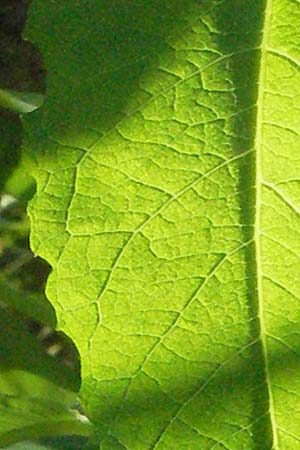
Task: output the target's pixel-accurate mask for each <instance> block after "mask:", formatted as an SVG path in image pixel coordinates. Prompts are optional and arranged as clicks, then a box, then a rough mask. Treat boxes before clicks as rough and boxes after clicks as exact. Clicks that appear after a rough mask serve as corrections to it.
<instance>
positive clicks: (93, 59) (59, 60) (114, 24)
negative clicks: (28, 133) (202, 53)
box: [29, 0, 192, 157]
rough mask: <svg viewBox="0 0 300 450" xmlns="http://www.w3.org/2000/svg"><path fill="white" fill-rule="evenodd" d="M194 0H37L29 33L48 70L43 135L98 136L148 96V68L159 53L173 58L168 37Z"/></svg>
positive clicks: (73, 140)
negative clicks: (69, 1)
mask: <svg viewBox="0 0 300 450" xmlns="http://www.w3.org/2000/svg"><path fill="white" fill-rule="evenodd" d="M191 3H192V2H191V1H190V0H188V1H187V0H164V1H160V2H156V1H153V0H137V1H127V0H113V1H111V0H91V1H89V2H85V4H84V6H83V5H82V2H79V1H76V2H72V8H71V9H70V8H69V7H66V4H65V3H64V2H62V3H61V4H60V3H49V4H48V5H47V15H45V13H44V11H45V8H44V6H43V2H37V3H36V4H35V5H34V8H32V11H33V12H34V16H33V15H32V16H31V20H32V23H31V22H30V21H29V30H30V31H29V32H30V33H32V34H33V36H34V38H35V39H36V40H37V42H38V43H39V46H40V51H41V53H42V54H43V58H44V61H45V65H46V67H47V71H48V77H47V86H48V96H47V99H46V102H45V104H44V107H43V114H42V126H41V117H40V115H37V117H38V118H37V122H36V124H34V125H36V126H35V129H37V127H38V123H40V128H41V130H37V133H38V136H39V138H40V139H41V141H45V140H46V141H47V138H48V137H50V138H51V140H52V139H53V140H59V141H62V142H63V143H66V144H69V145H73V146H74V147H77V146H78V145H79V143H78V141H79V140H78V135H80V136H83V135H84V136H86V135H89V133H91V135H92V136H94V137H95V136H101V135H102V134H103V133H105V132H107V131H108V130H111V129H113V128H114V126H115V125H116V123H118V122H119V121H120V120H121V119H122V117H124V115H126V114H127V113H128V112H129V111H132V110H134V109H135V108H136V107H138V106H139V105H140V104H143V103H144V102H145V101H147V100H148V99H149V98H150V97H151V96H152V94H151V93H150V92H147V91H146V90H144V91H141V87H142V84H143V80H142V78H143V75H144V73H145V71H146V70H147V71H148V70H151V67H152V66H153V65H154V64H156V65H157V63H158V62H159V61H160V60H161V57H162V55H164V57H165V55H166V54H169V55H170V57H172V55H173V54H174V49H172V48H171V47H170V46H168V44H166V37H168V36H170V35H173V34H174V33H179V32H180V30H181V29H182V28H184V27H185V26H186V25H187V24H188V18H189V8H190V5H191ZM39 23H42V24H43V26H42V27H41V26H40V27H38V26H37V25H36V24H39ZM170 77H171V74H170ZM173 78H174V79H175V77H174V76H173ZM137 91H138V96H136V95H135V94H136V92H137ZM44 123H45V126H43V124H44ZM91 130H93V131H91ZM86 140H87V138H86ZM44 147H45V146H44V145H41V146H40V150H41V151H44ZM37 150H38V146H37V148H36V149H35V151H37ZM49 157H51V155H50V154H49ZM55 157H56V154H55Z"/></svg>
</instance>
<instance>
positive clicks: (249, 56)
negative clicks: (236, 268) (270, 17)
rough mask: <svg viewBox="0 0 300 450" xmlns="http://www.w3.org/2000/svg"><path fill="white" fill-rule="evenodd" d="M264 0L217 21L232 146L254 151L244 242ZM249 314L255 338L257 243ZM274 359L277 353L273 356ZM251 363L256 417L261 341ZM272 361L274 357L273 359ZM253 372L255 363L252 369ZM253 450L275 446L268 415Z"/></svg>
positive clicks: (264, 404) (226, 10)
mask: <svg viewBox="0 0 300 450" xmlns="http://www.w3.org/2000/svg"><path fill="white" fill-rule="evenodd" d="M265 3H266V2H265V0H255V1H251V2H249V1H247V0H242V1H240V0H229V1H226V2H223V3H222V5H220V8H219V9H218V16H217V22H218V26H219V29H220V30H223V31H224V34H223V35H220V36H219V39H218V44H219V47H220V50H221V51H222V53H223V54H233V55H232V56H230V58H228V69H229V74H230V77H231V79H232V80H233V87H234V90H235V99H236V111H237V113H238V114H237V115H236V116H235V119H234V120H233V119H231V120H233V133H232V145H233V149H234V152H235V153H236V154H241V153H244V152H247V151H249V150H251V149H252V150H253V151H252V152H250V153H249V154H248V155H247V156H245V157H244V158H242V159H240V162H239V194H240V214H241V224H243V233H244V242H248V241H250V240H251V239H252V238H253V236H254V222H255V195H256V186H255V184H256V169H255V166H256V149H255V135H256V116H257V98H258V88H259V68H260V56H261V52H260V48H259V47H260V44H261V39H262V30H263V26H264V14H265ZM246 261H247V273H248V274H249V275H248V278H247V284H248V302H249V303H248V304H249V315H250V319H251V325H252V334H253V339H257V338H258V337H259V336H260V333H261V324H260V320H259V317H258V316H259V304H258V301H259V299H258V292H257V266H256V250H255V245H254V243H253V244H251V245H248V247H247V249H246ZM274 360H276V357H275V358H274ZM253 361H256V364H257V365H258V367H261V370H260V371H259V374H258V375H257V383H258V384H259V385H260V386H261V388H260V390H259V391H258V392H255V391H254V392H253V394H254V395H253V417H260V416H262V414H264V413H266V411H268V408H269V397H268V390H267V384H266V372H265V361H264V356H263V348H262V344H261V341H259V342H258V345H257V348H256V350H255V354H254V355H253ZM273 364H274V361H273ZM250 370H251V371H253V370H254V369H253V367H252V368H250ZM252 429H253V430H252V431H253V436H254V439H255V450H261V449H262V448H265V446H266V443H267V442H269V447H271V445H272V444H271V442H272V432H271V423H270V417H269V415H268V414H267V416H266V417H265V420H264V421H263V422H258V423H254V424H253V427H252Z"/></svg>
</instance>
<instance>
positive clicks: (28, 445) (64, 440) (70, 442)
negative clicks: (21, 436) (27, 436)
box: [3, 436, 86, 450]
mask: <svg viewBox="0 0 300 450" xmlns="http://www.w3.org/2000/svg"><path fill="white" fill-rule="evenodd" d="M85 441H86V438H84V437H81V436H61V437H59V438H48V439H42V440H40V441H39V442H33V441H28V442H21V443H18V444H14V445H10V446H8V447H5V449H3V450H81V449H82V448H83V446H84V444H85Z"/></svg>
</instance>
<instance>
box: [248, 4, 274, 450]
mask: <svg viewBox="0 0 300 450" xmlns="http://www.w3.org/2000/svg"><path fill="white" fill-rule="evenodd" d="M271 11H272V0H266V4H265V18H264V25H263V35H262V41H261V57H260V69H259V79H258V96H257V121H256V135H255V151H256V169H255V170H256V180H255V184H256V199H255V224H254V242H255V248H256V250H255V253H256V255H255V256H256V270H257V277H256V279H257V300H258V316H259V323H260V338H261V344H262V352H263V360H264V365H265V367H264V369H265V376H266V385H267V391H268V398H269V414H270V422H271V426H272V435H273V447H272V448H273V450H279V447H278V435H277V425H276V418H275V412H274V399H273V392H272V386H271V383H270V367H269V357H268V348H267V339H266V324H265V315H264V298H263V288H262V273H263V271H262V254H261V229H260V228H261V205H262V182H263V174H262V146H263V132H262V127H263V109H264V93H265V83H266V56H267V48H268V45H267V41H268V34H269V30H270V21H271Z"/></svg>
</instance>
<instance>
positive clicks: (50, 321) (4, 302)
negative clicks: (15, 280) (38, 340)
mask: <svg viewBox="0 0 300 450" xmlns="http://www.w3.org/2000/svg"><path fill="white" fill-rule="evenodd" d="M0 292H1V297H0V306H2V307H3V306H4V307H8V308H13V309H14V310H15V311H18V313H20V314H21V315H22V316H23V317H27V318H31V319H34V320H36V321H37V322H40V323H42V324H44V325H50V326H51V327H55V316H54V312H53V309H52V307H51V305H50V304H49V302H47V300H46V299H45V298H44V297H43V296H42V295H39V294H31V295H30V294H28V293H24V292H23V291H21V290H20V289H17V288H15V287H14V286H12V285H11V284H10V283H9V282H8V280H6V278H5V277H4V276H2V275H0Z"/></svg>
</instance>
